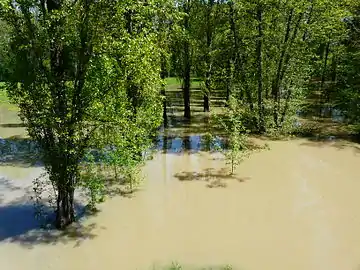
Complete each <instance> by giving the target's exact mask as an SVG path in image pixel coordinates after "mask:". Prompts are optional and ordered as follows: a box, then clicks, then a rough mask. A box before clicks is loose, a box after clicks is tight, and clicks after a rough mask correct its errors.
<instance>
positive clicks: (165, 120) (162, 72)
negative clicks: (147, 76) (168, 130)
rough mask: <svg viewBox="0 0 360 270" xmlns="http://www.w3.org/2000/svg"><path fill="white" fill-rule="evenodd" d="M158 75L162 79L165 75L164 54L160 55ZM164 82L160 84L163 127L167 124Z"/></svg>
mask: <svg viewBox="0 0 360 270" xmlns="http://www.w3.org/2000/svg"><path fill="white" fill-rule="evenodd" d="M160 77H161V79H162V80H165V77H166V61H165V59H164V56H163V57H162V61H161V74H160ZM165 87H166V86H165V84H164V82H163V84H162V86H161V95H162V97H163V121H164V127H167V126H168V118H167V109H166V88H165Z"/></svg>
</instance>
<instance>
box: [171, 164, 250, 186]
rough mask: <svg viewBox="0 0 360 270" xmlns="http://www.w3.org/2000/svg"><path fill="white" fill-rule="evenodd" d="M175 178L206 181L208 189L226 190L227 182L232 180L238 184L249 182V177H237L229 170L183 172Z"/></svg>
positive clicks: (211, 169)
mask: <svg viewBox="0 0 360 270" xmlns="http://www.w3.org/2000/svg"><path fill="white" fill-rule="evenodd" d="M174 176H175V178H177V179H178V180H179V181H182V182H185V181H204V182H206V183H207V185H206V186H207V187H208V188H225V187H227V185H228V183H227V181H229V180H232V181H236V182H238V183H244V182H246V181H247V180H249V179H250V178H249V177H237V176H236V175H232V174H230V173H229V170H228V169H227V168H222V169H220V170H215V169H213V168H207V169H205V170H204V171H202V172H181V173H176V174H175V175H174Z"/></svg>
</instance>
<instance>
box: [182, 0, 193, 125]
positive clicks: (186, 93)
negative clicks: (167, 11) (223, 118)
mask: <svg viewBox="0 0 360 270" xmlns="http://www.w3.org/2000/svg"><path fill="white" fill-rule="evenodd" d="M190 2H191V1H190V0H186V2H185V3H184V10H185V13H186V16H185V18H184V28H185V31H186V34H188V32H189V29H190V18H189V16H190ZM190 72H191V61H190V42H189V40H188V37H186V40H185V42H184V74H183V97H184V117H185V118H186V119H190V117H191V109H190Z"/></svg>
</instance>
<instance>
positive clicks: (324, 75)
mask: <svg viewBox="0 0 360 270" xmlns="http://www.w3.org/2000/svg"><path fill="white" fill-rule="evenodd" d="M329 52H330V42H328V43H327V44H326V49H325V58H324V67H323V70H322V74H321V85H320V91H321V94H322V95H324V84H325V79H326V71H327V62H328V59H329ZM325 95H326V94H325Z"/></svg>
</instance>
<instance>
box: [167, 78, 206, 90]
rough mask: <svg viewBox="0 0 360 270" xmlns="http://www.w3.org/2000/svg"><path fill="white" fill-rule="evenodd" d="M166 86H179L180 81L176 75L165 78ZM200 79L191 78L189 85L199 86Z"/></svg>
mask: <svg viewBox="0 0 360 270" xmlns="http://www.w3.org/2000/svg"><path fill="white" fill-rule="evenodd" d="M165 82H166V84H167V87H168V88H174V87H181V81H180V80H179V78H177V77H169V78H165ZM200 82H201V80H200V79H199V78H191V87H192V88H193V87H199V86H200Z"/></svg>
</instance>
